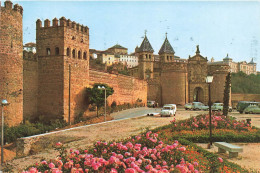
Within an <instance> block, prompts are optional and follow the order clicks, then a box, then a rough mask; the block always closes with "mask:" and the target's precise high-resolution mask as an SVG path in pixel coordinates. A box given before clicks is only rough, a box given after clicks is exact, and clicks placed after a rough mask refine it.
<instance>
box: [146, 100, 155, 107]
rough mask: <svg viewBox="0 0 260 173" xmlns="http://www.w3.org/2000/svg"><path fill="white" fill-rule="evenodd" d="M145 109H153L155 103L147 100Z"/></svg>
mask: <svg viewBox="0 0 260 173" xmlns="http://www.w3.org/2000/svg"><path fill="white" fill-rule="evenodd" d="M147 107H155V101H151V100H148V101H147Z"/></svg>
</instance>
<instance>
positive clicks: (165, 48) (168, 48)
mask: <svg viewBox="0 0 260 173" xmlns="http://www.w3.org/2000/svg"><path fill="white" fill-rule="evenodd" d="M163 53H169V54H174V53H175V52H174V50H173V48H172V46H171V44H170V42H169V41H168V39H167V37H166V38H165V40H164V43H163V45H162V47H161V49H160V51H159V54H163Z"/></svg>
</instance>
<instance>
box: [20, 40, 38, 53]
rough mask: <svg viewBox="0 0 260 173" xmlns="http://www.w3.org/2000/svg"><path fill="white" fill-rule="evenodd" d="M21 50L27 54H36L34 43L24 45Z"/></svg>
mask: <svg viewBox="0 0 260 173" xmlns="http://www.w3.org/2000/svg"><path fill="white" fill-rule="evenodd" d="M23 50H25V51H27V52H33V53H36V43H32V42H30V43H26V44H25V45H24V46H23Z"/></svg>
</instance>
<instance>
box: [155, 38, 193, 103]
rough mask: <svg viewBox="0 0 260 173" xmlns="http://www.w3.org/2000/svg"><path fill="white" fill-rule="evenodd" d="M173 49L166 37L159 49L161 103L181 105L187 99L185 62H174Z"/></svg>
mask: <svg viewBox="0 0 260 173" xmlns="http://www.w3.org/2000/svg"><path fill="white" fill-rule="evenodd" d="M174 53H175V52H174V50H173V48H172V46H171V44H170V42H169V41H168V39H167V35H166V38H165V40H164V43H163V44H162V47H161V49H160V51H159V56H160V73H161V74H160V80H161V81H160V84H161V100H162V101H161V104H169V103H175V104H179V105H183V104H185V103H186V101H187V93H188V90H187V89H188V83H187V63H186V62H175V60H174Z"/></svg>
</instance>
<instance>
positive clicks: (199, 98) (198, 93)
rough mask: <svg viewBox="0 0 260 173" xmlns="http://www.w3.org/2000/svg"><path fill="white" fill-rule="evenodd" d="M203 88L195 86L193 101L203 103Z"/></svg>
mask: <svg viewBox="0 0 260 173" xmlns="http://www.w3.org/2000/svg"><path fill="white" fill-rule="evenodd" d="M203 98H204V96H203V89H202V88H201V87H196V88H195V89H194V92H193V101H194V102H202V103H203Z"/></svg>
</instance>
